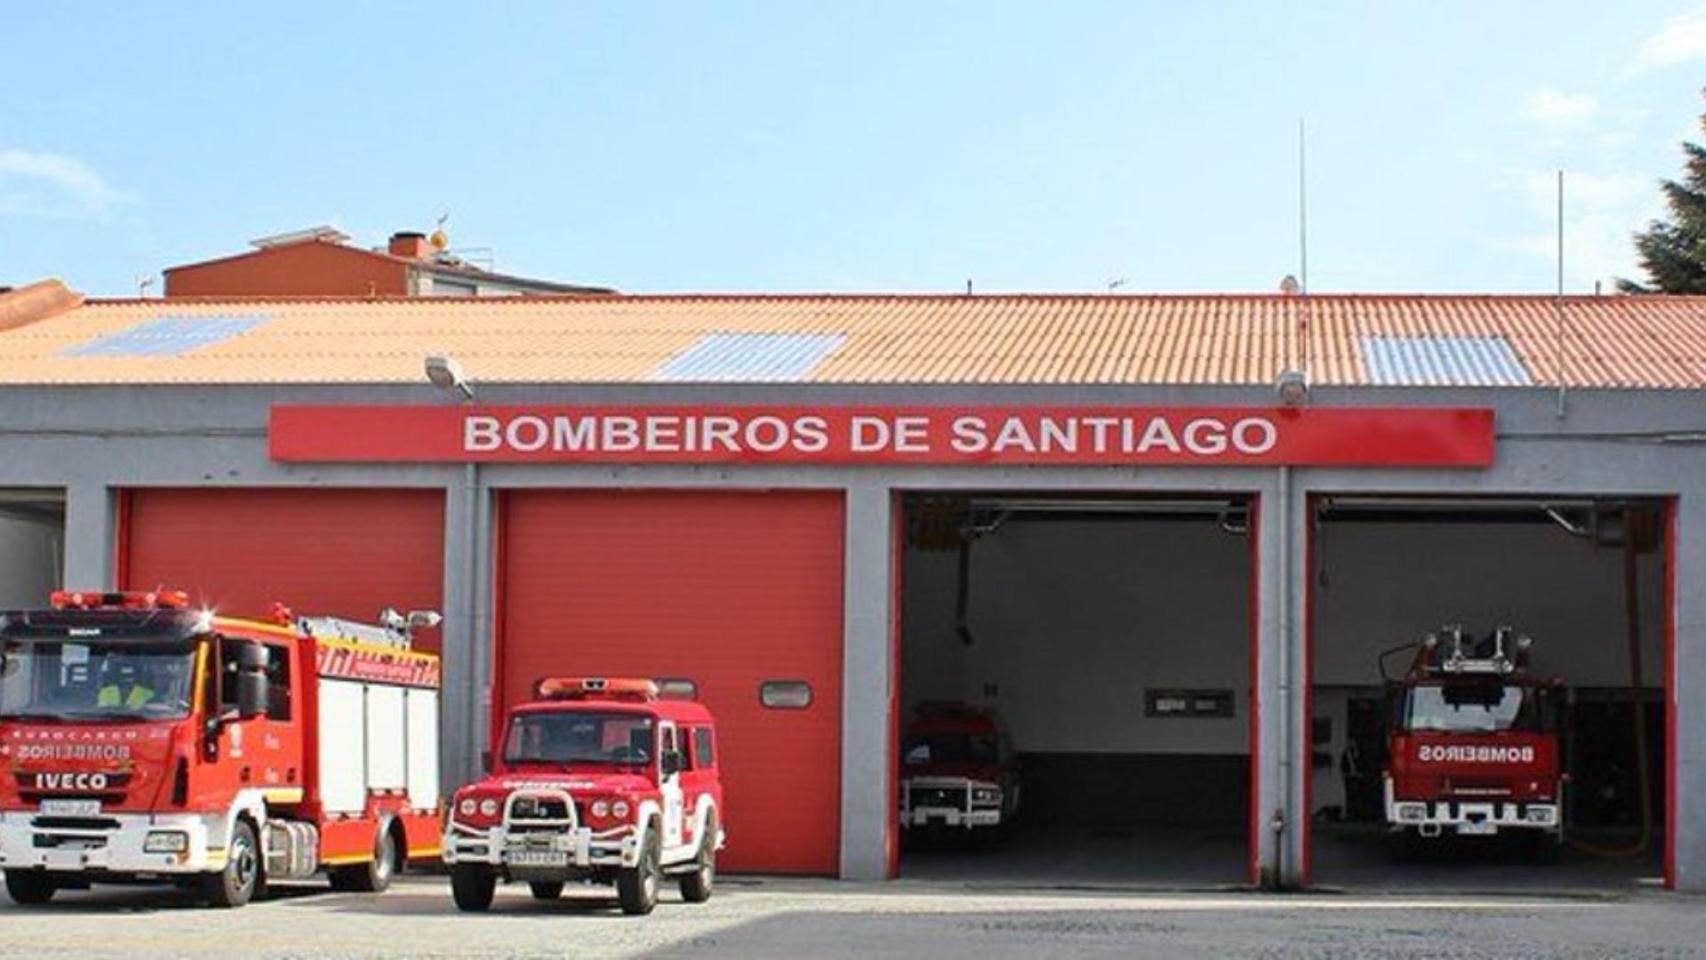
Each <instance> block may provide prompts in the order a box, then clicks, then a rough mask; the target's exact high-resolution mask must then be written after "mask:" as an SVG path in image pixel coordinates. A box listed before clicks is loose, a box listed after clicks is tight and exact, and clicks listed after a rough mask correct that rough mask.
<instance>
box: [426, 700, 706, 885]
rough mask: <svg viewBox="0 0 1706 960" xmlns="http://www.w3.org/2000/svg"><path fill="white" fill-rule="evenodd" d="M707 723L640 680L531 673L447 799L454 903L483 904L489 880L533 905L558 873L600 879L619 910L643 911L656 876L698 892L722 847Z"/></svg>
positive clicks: (564, 879) (564, 877)
mask: <svg viewBox="0 0 1706 960" xmlns="http://www.w3.org/2000/svg"><path fill="white" fill-rule="evenodd" d="M715 727H716V724H715V721H713V720H712V718H711V713H710V711H708V710H706V709H705V707H704V706H703V705H702V704H700V703H697V702H695V701H692V700H683V699H664V698H660V696H659V691H658V686H657V684H656V683H654V682H653V681H650V680H636V679H615V678H611V679H598V678H561V677H559V678H548V679H545V680H541V681H540V682H539V683H538V684H537V685H536V686H535V699H534V700H533V701H532V702H528V703H523V704H520V705H518V706H516V707H514V708H513V709H512V710H511V711H510V712H509V716H508V718H507V720H506V722H505V726H504V728H503V729H504V731H505V732H504V735H503V740H502V749H501V751H499V753H498V755H497V758H496V761H497V762H496V766H495V767H494V769H493V771H492V773H491V774H490V775H489V776H487V777H486V778H484V779H482V780H480V781H479V782H477V783H474V784H471V785H469V786H467V787H464V788H462V789H461V790H459V791H457V793H456V796H455V797H454V799H453V800H452V803H451V812H450V829H449V833H448V835H447V836H446V838H445V846H444V860H445V862H446V863H448V864H449V865H450V870H451V890H452V893H453V894H454V896H455V900H456V905H457V906H458V907H459V908H461V909H463V910H469V911H483V910H486V909H488V908H489V907H490V906H491V904H492V898H493V895H494V892H495V889H496V886H497V883H498V881H499V880H503V881H523V882H526V883H527V884H529V885H530V886H531V887H532V891H533V895H534V896H535V897H537V898H539V899H542V900H552V899H556V898H557V897H558V896H560V895H561V894H562V891H563V887H564V885H565V884H566V883H568V882H571V881H573V882H586V883H595V884H611V883H614V884H615V886H616V892H617V899H618V900H619V901H620V903H621V906H622V910H623V912H624V913H629V914H645V913H650V912H651V911H652V908H653V907H655V906H656V905H657V901H658V891H659V888H660V887H661V886H662V884H663V882H664V878H665V877H674V878H676V879H677V881H678V882H679V884H680V888H681V896H682V898H683V899H685V900H687V901H689V902H693V903H698V902H702V901H704V900H707V899H709V898H710V896H711V886H712V882H713V879H714V877H715V874H716V856H717V851H718V850H720V849H721V848H722V847H723V844H724V842H725V836H724V833H723V792H722V786H721V781H720V780H719V778H718V773H717V756H716V730H715Z"/></svg>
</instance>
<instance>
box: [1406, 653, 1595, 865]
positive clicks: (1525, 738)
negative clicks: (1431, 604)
mask: <svg viewBox="0 0 1706 960" xmlns="http://www.w3.org/2000/svg"><path fill="white" fill-rule="evenodd" d="M1532 645H1533V641H1532V640H1531V639H1530V638H1529V637H1527V636H1518V635H1517V634H1516V633H1515V632H1514V631H1512V629H1511V628H1510V627H1508V626H1500V627H1498V628H1496V629H1495V630H1494V631H1493V632H1492V633H1491V634H1489V635H1487V636H1486V637H1484V638H1482V639H1481V640H1479V641H1477V640H1476V639H1475V638H1474V637H1473V636H1471V635H1469V634H1467V633H1465V631H1464V629H1463V628H1462V627H1460V626H1448V627H1446V628H1444V629H1443V630H1441V631H1440V632H1438V633H1432V634H1429V635H1428V636H1427V638H1426V639H1425V640H1423V641H1422V643H1421V644H1420V648H1419V649H1418V650H1417V652H1416V657H1415V660H1414V662H1413V663H1412V665H1411V667H1410V671H1409V673H1408V674H1407V675H1406V676H1405V677H1404V678H1403V679H1402V680H1399V681H1397V683H1396V684H1395V688H1394V689H1393V691H1392V693H1393V694H1394V696H1393V698H1392V703H1393V705H1394V708H1395V709H1394V713H1393V722H1392V727H1391V736H1390V740H1389V743H1388V751H1387V768H1386V772H1385V802H1386V823H1387V826H1388V828H1389V829H1391V830H1393V831H1395V832H1401V833H1403V834H1405V835H1406V836H1407V837H1438V836H1440V835H1442V834H1445V833H1452V834H1456V835H1494V834H1498V833H1500V832H1501V831H1511V830H1518V831H1527V832H1529V833H1530V834H1531V835H1535V836H1541V837H1547V838H1549V839H1551V840H1553V841H1562V839H1563V830H1564V815H1563V810H1564V784H1565V783H1566V782H1567V780H1568V776H1567V775H1566V774H1565V773H1564V772H1563V769H1562V762H1561V756H1560V750H1559V723H1558V701H1559V694H1560V692H1561V690H1562V686H1561V681H1559V680H1550V679H1541V678H1537V677H1534V676H1532V675H1531V674H1530V672H1529V668H1528V661H1529V654H1530V651H1531V647H1532Z"/></svg>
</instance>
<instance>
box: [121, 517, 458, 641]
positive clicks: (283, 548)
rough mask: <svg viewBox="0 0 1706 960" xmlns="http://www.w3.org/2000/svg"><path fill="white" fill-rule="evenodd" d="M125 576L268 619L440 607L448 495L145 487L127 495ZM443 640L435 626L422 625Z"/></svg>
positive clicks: (133, 583) (142, 585)
mask: <svg viewBox="0 0 1706 960" xmlns="http://www.w3.org/2000/svg"><path fill="white" fill-rule="evenodd" d="M121 520H122V529H121V532H120V559H119V582H120V584H121V585H122V586H123V587H124V588H126V589H149V588H152V587H156V586H162V585H165V586H170V587H174V588H178V589H182V590H188V591H189V592H190V595H191V597H192V598H194V599H195V601H196V602H202V603H208V604H211V605H214V606H216V607H217V608H218V609H219V610H220V611H222V612H228V613H232V614H235V615H239V616H260V615H263V614H265V613H266V612H267V610H268V608H270V607H271V606H272V603H273V601H275V600H276V601H283V602H284V603H287V604H289V605H290V606H291V607H292V608H293V609H294V610H296V611H297V612H298V613H314V614H327V615H332V616H342V617H349V618H352V619H358V620H372V619H373V616H374V614H376V613H377V612H379V610H380V609H382V608H384V607H388V606H389V607H396V608H397V609H399V610H408V609H418V608H432V609H435V610H436V609H439V604H440V598H441V596H442V594H443V592H444V494H443V493H442V492H441V491H438V490H366V489H364V490H348V489H342V490H331V489H323V488H322V489H302V488H289V489H278V488H268V489H137V490H129V491H126V492H125V494H124V500H123V507H122V516H121ZM419 639H420V642H421V645H422V646H423V647H436V645H437V643H438V636H437V631H424V632H423V634H422V635H421V636H420V638H419Z"/></svg>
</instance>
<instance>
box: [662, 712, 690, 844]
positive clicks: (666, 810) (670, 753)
mask: <svg viewBox="0 0 1706 960" xmlns="http://www.w3.org/2000/svg"><path fill="white" fill-rule="evenodd" d="M682 756H683V754H682V750H681V741H680V738H679V737H678V736H677V735H676V729H675V724H674V723H673V722H670V721H665V722H664V723H663V724H662V725H661V726H660V727H659V728H658V764H659V767H658V792H659V793H660V794H661V795H662V797H663V845H664V847H666V848H668V847H678V846H680V845H681V843H682V825H681V821H682V816H683V809H684V807H685V806H686V804H685V803H684V802H683V798H682V790H681V769H680V762H681V758H682ZM670 757H674V758H676V760H675V762H676V766H675V767H674V768H670V767H667V766H666V764H668V763H669V762H670V761H669V760H668V759H666V758H670Z"/></svg>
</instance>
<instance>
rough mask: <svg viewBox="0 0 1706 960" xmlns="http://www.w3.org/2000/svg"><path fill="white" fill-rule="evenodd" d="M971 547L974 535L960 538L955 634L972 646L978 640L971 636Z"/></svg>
mask: <svg viewBox="0 0 1706 960" xmlns="http://www.w3.org/2000/svg"><path fill="white" fill-rule="evenodd" d="M971 545H972V535H971V534H970V533H969V532H965V533H962V534H961V536H960V567H959V581H958V583H957V584H956V589H955V591H954V633H955V634H956V635H958V636H959V638H960V642H961V643H963V644H965V645H966V646H968V647H969V646H971V645H972V644H974V643H976V642H977V640H976V638H974V637H973V636H972V635H971V624H970V623H969V622H968V621H969V620H970V619H971Z"/></svg>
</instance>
